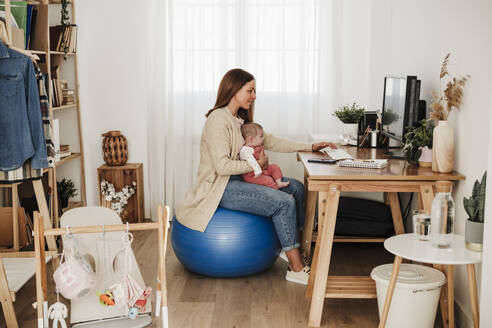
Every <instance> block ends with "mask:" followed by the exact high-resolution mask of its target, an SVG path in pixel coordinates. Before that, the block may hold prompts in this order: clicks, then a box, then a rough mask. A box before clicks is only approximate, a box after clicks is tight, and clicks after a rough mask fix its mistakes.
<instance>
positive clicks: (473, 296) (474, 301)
mask: <svg viewBox="0 0 492 328" xmlns="http://www.w3.org/2000/svg"><path fill="white" fill-rule="evenodd" d="M466 271H468V284H469V286H468V288H469V289H470V301H471V306H472V314H473V327H474V328H478V326H479V322H480V317H479V312H478V295H477V279H476V277H475V264H473V263H472V264H467V265H466Z"/></svg>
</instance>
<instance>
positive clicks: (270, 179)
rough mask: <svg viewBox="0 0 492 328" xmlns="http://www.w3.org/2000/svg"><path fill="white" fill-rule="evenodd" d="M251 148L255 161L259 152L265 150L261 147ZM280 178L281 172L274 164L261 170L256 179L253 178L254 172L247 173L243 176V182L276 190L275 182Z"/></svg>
mask: <svg viewBox="0 0 492 328" xmlns="http://www.w3.org/2000/svg"><path fill="white" fill-rule="evenodd" d="M253 148H254V150H255V152H254V153H253V156H254V157H255V159H258V157H259V156H260V153H261V151H262V150H264V149H265V148H264V147H263V146H256V147H253ZM281 178H282V171H281V170H280V167H278V165H275V164H269V165H268V167H267V169H266V170H262V172H261V175H260V176H259V177H257V178H255V173H254V172H248V173H244V174H243V180H244V181H246V182H249V183H255V184H259V185H262V186H267V187H270V188H274V189H278V186H277V184H276V183H275V180H277V179H281Z"/></svg>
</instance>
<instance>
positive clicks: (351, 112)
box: [333, 102, 364, 140]
mask: <svg viewBox="0 0 492 328" xmlns="http://www.w3.org/2000/svg"><path fill="white" fill-rule="evenodd" d="M333 116H336V117H337V118H338V119H339V120H340V121H342V123H343V136H344V138H346V139H352V140H357V131H358V129H359V121H360V119H361V118H362V117H364V107H360V106H359V105H357V103H356V102H354V103H353V104H352V106H348V105H345V106H341V107H338V108H337V109H336V110H335V112H334V113H333Z"/></svg>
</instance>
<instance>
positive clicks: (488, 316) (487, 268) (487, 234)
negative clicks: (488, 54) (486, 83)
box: [480, 68, 492, 327]
mask: <svg viewBox="0 0 492 328" xmlns="http://www.w3.org/2000/svg"><path fill="white" fill-rule="evenodd" d="M489 75H491V76H492V68H489ZM489 90H490V91H489V94H490V95H491V97H490V105H489V111H490V112H492V86H490V89H489ZM489 127H492V115H490V118H489ZM491 148H492V133H489V145H488V147H487V149H491ZM490 174H492V152H489V163H488V170H487V175H488V179H487V180H488V181H487V196H486V207H485V217H486V218H485V225H484V233H483V234H484V236H483V238H484V241H483V249H484V250H486V251H487V255H488V256H484V257H483V265H482V277H483V278H482V295H481V299H480V308H481V309H487V308H489V307H490V304H492V293H490V291H492V279H491V278H490V277H492V257H491V256H490V250H491V249H492V219H491V215H490V213H492V180H491V178H490ZM480 322H481V325H480V327H491V326H492V311H487V310H483V311H482V312H481V313H480Z"/></svg>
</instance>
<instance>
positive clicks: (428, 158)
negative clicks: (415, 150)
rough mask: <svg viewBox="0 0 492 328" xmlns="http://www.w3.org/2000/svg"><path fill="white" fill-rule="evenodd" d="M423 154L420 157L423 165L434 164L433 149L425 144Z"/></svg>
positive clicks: (429, 165) (420, 163)
mask: <svg viewBox="0 0 492 328" xmlns="http://www.w3.org/2000/svg"><path fill="white" fill-rule="evenodd" d="M420 150H421V151H422V154H421V155H420V157H419V165H420V166H421V167H431V166H432V149H429V147H427V146H425V147H423V148H421V149H420Z"/></svg>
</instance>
